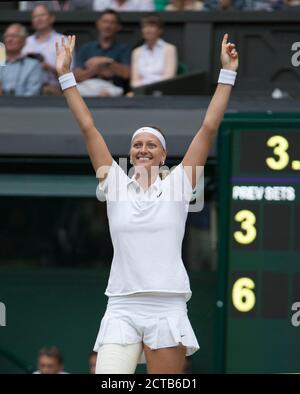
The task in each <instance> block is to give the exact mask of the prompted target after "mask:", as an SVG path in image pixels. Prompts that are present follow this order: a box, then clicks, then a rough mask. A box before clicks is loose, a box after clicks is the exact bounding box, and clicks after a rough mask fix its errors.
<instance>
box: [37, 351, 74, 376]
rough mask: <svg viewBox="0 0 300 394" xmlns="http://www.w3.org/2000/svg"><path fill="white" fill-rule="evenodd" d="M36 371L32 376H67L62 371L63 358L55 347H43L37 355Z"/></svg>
mask: <svg viewBox="0 0 300 394" xmlns="http://www.w3.org/2000/svg"><path fill="white" fill-rule="evenodd" d="M37 367H38V369H37V371H35V372H33V373H34V374H47V375H50V374H52V375H54V374H67V373H68V372H65V371H64V364H63V357H62V354H61V352H60V351H59V349H58V348H57V347H56V346H50V347H44V348H42V349H41V350H40V351H39V353H38V359H37Z"/></svg>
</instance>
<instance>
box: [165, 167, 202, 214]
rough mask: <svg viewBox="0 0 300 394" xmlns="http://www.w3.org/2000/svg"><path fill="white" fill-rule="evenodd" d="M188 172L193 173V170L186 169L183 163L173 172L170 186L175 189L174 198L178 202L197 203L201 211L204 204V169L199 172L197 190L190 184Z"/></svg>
mask: <svg viewBox="0 0 300 394" xmlns="http://www.w3.org/2000/svg"><path fill="white" fill-rule="evenodd" d="M187 171H191V173H192V168H191V167H190V168H189V167H184V166H183V163H182V162H180V164H178V165H177V166H176V167H175V168H174V169H173V170H172V171H171V173H170V185H171V187H173V193H174V196H175V197H176V200H178V199H181V200H182V201H184V202H185V203H190V202H192V201H195V203H196V205H197V206H198V208H199V210H202V208H203V202H204V168H203V167H201V168H200V169H199V170H198V171H199V172H198V173H197V184H196V186H195V188H193V186H192V184H191V182H190V176H189V175H188V173H187Z"/></svg>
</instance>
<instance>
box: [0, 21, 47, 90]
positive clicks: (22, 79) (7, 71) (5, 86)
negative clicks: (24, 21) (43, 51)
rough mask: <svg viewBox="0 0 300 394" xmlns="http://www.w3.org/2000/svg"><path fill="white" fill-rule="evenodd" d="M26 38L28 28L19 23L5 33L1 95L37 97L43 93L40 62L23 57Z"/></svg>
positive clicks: (1, 68)
mask: <svg viewBox="0 0 300 394" xmlns="http://www.w3.org/2000/svg"><path fill="white" fill-rule="evenodd" d="M26 36H27V31H26V28H25V27H24V26H23V25H20V24H19V23H13V24H12V25H10V26H8V28H7V29H6V30H5V32H4V44H5V47H6V65H5V67H0V95H13V96H36V95H38V94H40V92H41V88H42V83H43V74H42V68H41V66H40V63H39V61H38V60H36V59H31V58H29V57H26V56H24V55H22V48H23V47H24V45H25V40H26Z"/></svg>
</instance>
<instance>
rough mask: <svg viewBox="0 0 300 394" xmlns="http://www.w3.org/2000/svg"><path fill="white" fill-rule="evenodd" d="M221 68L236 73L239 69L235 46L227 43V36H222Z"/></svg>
mask: <svg viewBox="0 0 300 394" xmlns="http://www.w3.org/2000/svg"><path fill="white" fill-rule="evenodd" d="M221 63H222V67H223V68H225V69H227V70H233V71H236V70H237V69H238V67H239V56H238V52H237V51H236V48H235V44H233V43H231V42H228V34H227V33H226V34H224V37H223V41H222V50H221Z"/></svg>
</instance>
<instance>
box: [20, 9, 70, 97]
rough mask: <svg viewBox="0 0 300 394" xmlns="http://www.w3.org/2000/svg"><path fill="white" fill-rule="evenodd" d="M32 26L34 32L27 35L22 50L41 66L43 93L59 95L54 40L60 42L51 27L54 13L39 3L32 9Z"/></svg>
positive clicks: (59, 36) (59, 38) (57, 34)
mask: <svg viewBox="0 0 300 394" xmlns="http://www.w3.org/2000/svg"><path fill="white" fill-rule="evenodd" d="M31 18H32V27H33V29H34V30H35V33H34V34H32V35H31V36H29V37H28V38H27V40H26V44H25V46H24V48H23V50H22V54H24V55H25V54H27V55H29V56H31V57H34V58H36V59H38V60H39V61H40V62H41V66H42V68H43V85H44V86H43V93H44V94H50V95H53V94H54V95H61V89H60V87H59V84H58V79H57V73H56V68H55V64H56V51H55V41H56V38H58V40H59V42H61V36H62V35H61V34H59V33H57V32H56V31H55V30H54V29H53V24H54V21H55V18H54V15H52V13H51V12H50V11H49V9H48V7H47V6H46V5H45V4H39V5H37V6H35V7H34V9H33V11H32V17H31Z"/></svg>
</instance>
